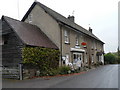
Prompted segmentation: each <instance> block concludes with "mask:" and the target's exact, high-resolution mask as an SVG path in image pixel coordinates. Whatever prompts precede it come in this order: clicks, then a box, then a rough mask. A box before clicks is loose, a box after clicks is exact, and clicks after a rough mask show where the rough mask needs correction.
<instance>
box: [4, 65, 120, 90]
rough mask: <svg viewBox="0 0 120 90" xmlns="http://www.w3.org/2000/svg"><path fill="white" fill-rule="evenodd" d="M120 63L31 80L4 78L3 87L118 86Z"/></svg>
mask: <svg viewBox="0 0 120 90" xmlns="http://www.w3.org/2000/svg"><path fill="white" fill-rule="evenodd" d="M118 68H119V67H118V65H117V64H115V65H105V66H100V67H98V68H96V69H91V70H89V71H88V72H85V73H83V74H80V75H72V76H62V77H52V78H48V79H45V78H37V79H31V80H22V81H18V80H3V82H2V86H3V88H118V87H119V86H120V85H119V84H120V83H118V76H119V74H118V71H120V68H119V69H118Z"/></svg>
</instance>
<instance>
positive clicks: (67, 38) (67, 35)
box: [64, 30, 69, 43]
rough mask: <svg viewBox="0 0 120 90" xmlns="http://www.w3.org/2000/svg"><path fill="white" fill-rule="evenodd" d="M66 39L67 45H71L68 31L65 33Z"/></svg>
mask: <svg viewBox="0 0 120 90" xmlns="http://www.w3.org/2000/svg"><path fill="white" fill-rule="evenodd" d="M64 37H65V43H69V34H68V31H67V30H65V31H64Z"/></svg>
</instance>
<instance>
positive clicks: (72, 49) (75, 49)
mask: <svg viewBox="0 0 120 90" xmlns="http://www.w3.org/2000/svg"><path fill="white" fill-rule="evenodd" d="M71 52H83V53H84V52H85V50H84V49H79V48H71Z"/></svg>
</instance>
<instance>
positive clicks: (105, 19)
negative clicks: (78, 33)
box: [0, 0, 120, 53]
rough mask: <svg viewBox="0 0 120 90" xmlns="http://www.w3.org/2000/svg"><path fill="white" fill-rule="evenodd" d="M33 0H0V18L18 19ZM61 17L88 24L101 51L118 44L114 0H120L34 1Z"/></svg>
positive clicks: (85, 25) (116, 11)
mask: <svg viewBox="0 0 120 90" xmlns="http://www.w3.org/2000/svg"><path fill="white" fill-rule="evenodd" d="M34 1H35V0H0V17H1V16H2V15H5V16H9V17H11V18H14V19H18V20H21V19H22V17H23V16H24V15H25V13H26V12H27V10H28V9H29V7H30V6H31V5H32V3H33V2H34ZM37 1H39V2H41V3H42V4H44V5H46V6H48V7H49V8H51V9H53V10H55V11H56V12H58V13H60V14H62V15H63V16H65V17H68V15H74V16H75V23H77V24H78V25H80V26H82V27H84V28H85V29H88V28H89V26H90V27H91V28H92V29H93V34H95V35H96V36H97V37H98V38H99V39H100V40H102V41H103V42H104V43H105V45H104V50H105V53H108V52H115V51H117V47H118V2H119V1H120V0H37Z"/></svg>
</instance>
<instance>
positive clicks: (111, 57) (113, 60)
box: [104, 53, 117, 64]
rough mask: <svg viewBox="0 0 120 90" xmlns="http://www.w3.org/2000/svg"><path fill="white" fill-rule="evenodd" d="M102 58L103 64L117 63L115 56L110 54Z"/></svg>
mask: <svg viewBox="0 0 120 90" xmlns="http://www.w3.org/2000/svg"><path fill="white" fill-rule="evenodd" d="M104 56H105V63H106V64H115V63H116V62H117V58H116V56H115V55H114V54H112V53H107V54H105V55H104Z"/></svg>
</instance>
